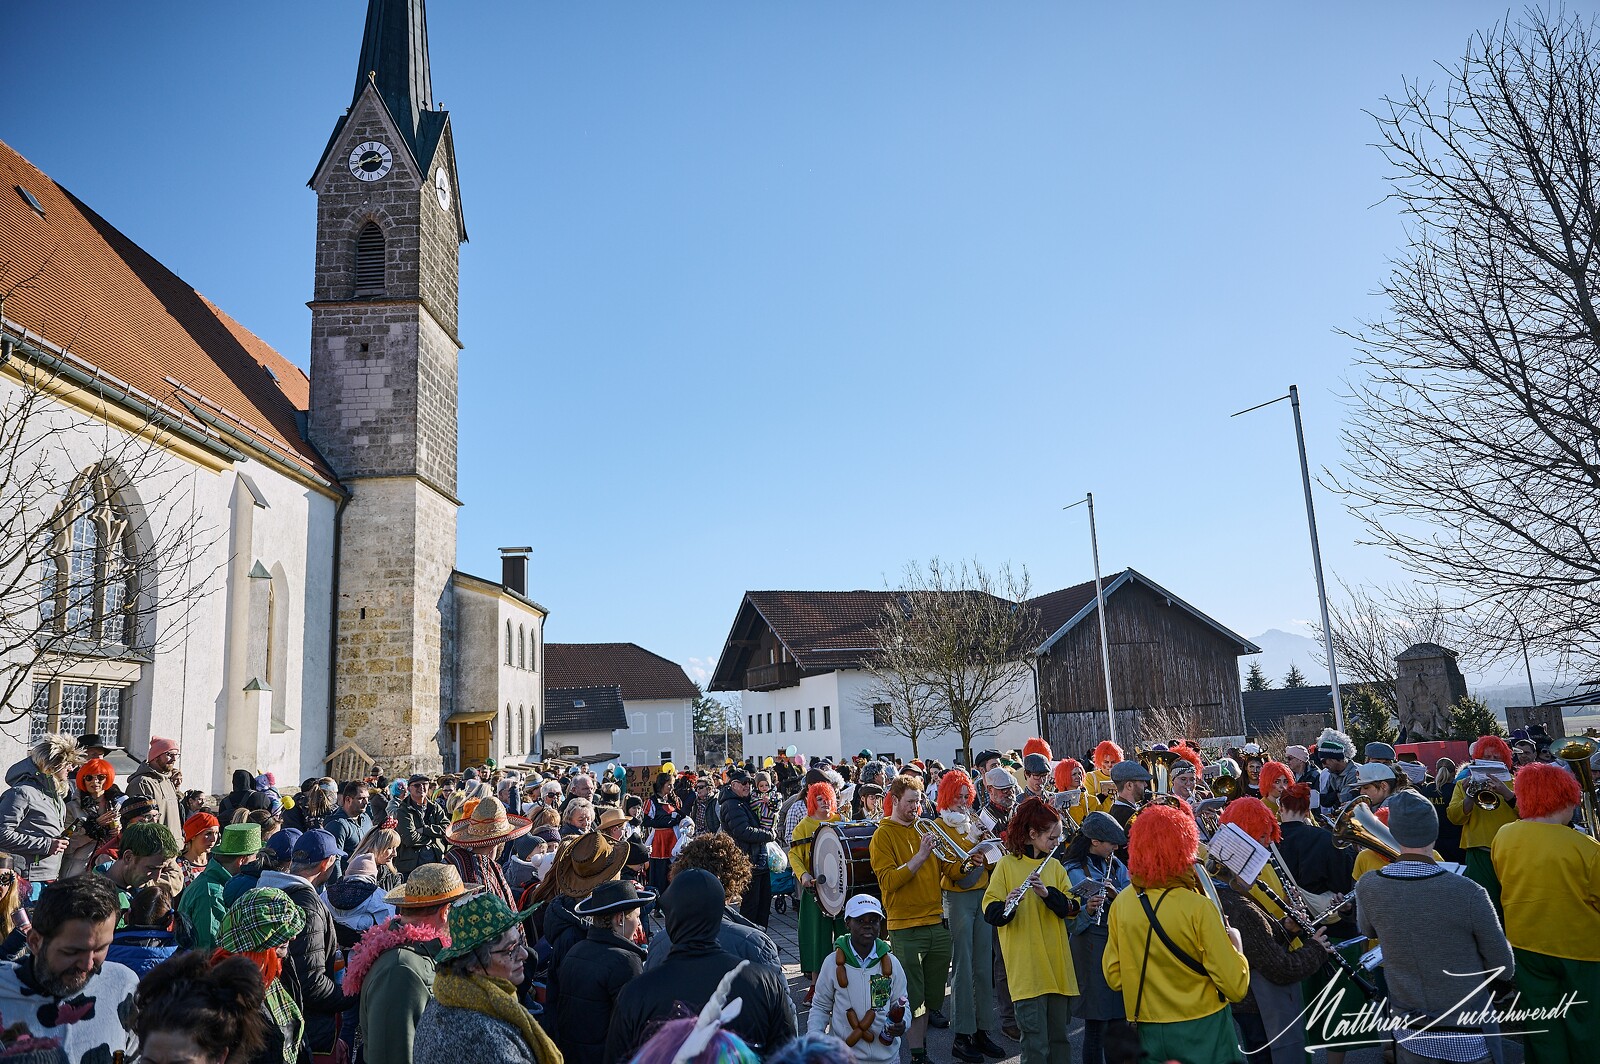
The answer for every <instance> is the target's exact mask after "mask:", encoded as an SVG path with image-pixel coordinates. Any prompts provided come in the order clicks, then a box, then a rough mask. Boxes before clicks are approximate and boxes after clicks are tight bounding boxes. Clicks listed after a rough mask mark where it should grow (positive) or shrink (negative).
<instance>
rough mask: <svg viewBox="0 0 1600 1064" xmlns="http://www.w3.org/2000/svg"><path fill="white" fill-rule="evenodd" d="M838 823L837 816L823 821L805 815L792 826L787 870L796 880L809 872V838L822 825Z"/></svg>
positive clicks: (808, 814)
mask: <svg viewBox="0 0 1600 1064" xmlns="http://www.w3.org/2000/svg"><path fill="white" fill-rule="evenodd" d="M838 821H839V816H838V814H834V816H833V817H831V818H830V819H828V820H825V821H824V820H818V819H817V818H816V817H814V816H812V815H811V814H810V813H807V814H806V815H805V816H803V817H801V818H800V823H798V824H796V825H795V826H794V834H793V835H792V836H790V838H789V870H790V871H791V872H793V873H794V875H795V878H796V879H799V878H800V877H801V876H804V875H808V874H809V873H810V872H811V836H813V835H815V834H816V833H817V829H818V828H820V827H821V826H822V825H823V824H834V823H838Z"/></svg>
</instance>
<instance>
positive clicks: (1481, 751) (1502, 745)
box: [1471, 735, 1520, 800]
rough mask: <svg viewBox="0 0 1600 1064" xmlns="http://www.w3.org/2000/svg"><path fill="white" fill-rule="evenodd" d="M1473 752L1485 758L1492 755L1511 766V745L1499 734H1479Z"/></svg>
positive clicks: (1475, 755)
mask: <svg viewBox="0 0 1600 1064" xmlns="http://www.w3.org/2000/svg"><path fill="white" fill-rule="evenodd" d="M1471 753H1472V756H1473V757H1477V758H1483V759H1485V760H1487V759H1488V758H1491V757H1492V758H1494V759H1495V760H1496V761H1499V762H1500V763H1501V764H1503V765H1505V767H1506V768H1510V767H1511V747H1509V746H1507V745H1506V741H1505V740H1504V739H1502V738H1500V736H1498V735H1480V736H1478V741H1477V742H1475V743H1473V744H1472V750H1471ZM1519 800H1520V799H1519Z"/></svg>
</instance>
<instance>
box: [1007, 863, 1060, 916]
mask: <svg viewBox="0 0 1600 1064" xmlns="http://www.w3.org/2000/svg"><path fill="white" fill-rule="evenodd" d="M1048 860H1050V855H1049V854H1045V855H1044V860H1043V861H1040V862H1039V863H1038V865H1036V866H1035V867H1034V869H1033V871H1032V872H1029V873H1028V878H1026V879H1024V880H1023V881H1022V885H1021V886H1020V887H1017V888H1016V889H1015V890H1013V891H1012V892H1011V893H1010V894H1007V895H1006V904H1005V908H1003V909H1001V910H1000V915H1001V916H1002V917H1004V918H1005V919H1007V920H1009V919H1011V914H1012V913H1015V912H1016V911H1017V906H1019V905H1021V904H1022V899H1023V898H1024V897H1026V896H1027V893H1028V891H1030V890H1032V889H1033V887H1034V885H1035V884H1036V883H1038V882H1040V880H1039V872H1040V871H1041V870H1042V869H1043V868H1044V862H1045V861H1048Z"/></svg>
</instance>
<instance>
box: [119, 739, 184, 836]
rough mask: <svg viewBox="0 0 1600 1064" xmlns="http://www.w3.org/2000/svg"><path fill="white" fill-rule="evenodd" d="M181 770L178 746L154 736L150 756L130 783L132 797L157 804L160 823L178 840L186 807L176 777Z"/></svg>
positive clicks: (129, 790) (128, 788) (130, 795)
mask: <svg viewBox="0 0 1600 1064" xmlns="http://www.w3.org/2000/svg"><path fill="white" fill-rule="evenodd" d="M177 771H178V744H177V742H176V741H175V740H172V739H163V738H161V737H160V736H151V737H150V756H149V757H147V758H146V759H145V763H144V764H142V765H140V766H139V770H138V771H137V772H135V773H134V774H133V776H132V777H131V778H130V779H129V780H128V787H127V795H128V797H129V798H148V799H150V800H151V801H152V802H154V803H155V807H156V813H157V814H158V815H159V817H160V820H161V822H162V823H163V824H165V825H166V826H167V830H168V831H170V832H172V835H173V837H174V838H177V837H178V836H179V835H182V834H183V805H182V803H180V802H179V801H178V786H177V783H176V781H175V780H174V776H175V775H176V773H177Z"/></svg>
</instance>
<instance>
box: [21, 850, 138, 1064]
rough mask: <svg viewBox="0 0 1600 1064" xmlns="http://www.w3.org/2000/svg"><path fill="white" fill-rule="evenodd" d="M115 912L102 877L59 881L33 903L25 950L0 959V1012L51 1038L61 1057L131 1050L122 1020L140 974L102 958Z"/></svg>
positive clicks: (132, 1045)
mask: <svg viewBox="0 0 1600 1064" xmlns="http://www.w3.org/2000/svg"><path fill="white" fill-rule="evenodd" d="M117 912H118V906H117V893H116V891H115V890H114V889H113V888H112V886H111V884H110V883H108V882H107V881H106V880H105V879H104V878H103V877H101V876H74V877H72V878H71V879H62V880H57V881H56V882H54V883H51V884H50V885H49V886H47V887H45V889H44V891H43V893H42V894H40V896H39V903H38V905H36V906H35V907H34V910H33V926H32V927H31V928H30V929H29V931H28V954H27V955H26V956H24V957H23V958H22V960H20V961H18V962H17V963H15V964H8V963H0V1016H4V1017H5V1022H6V1023H7V1024H8V1025H13V1024H22V1025H24V1026H26V1027H27V1029H28V1033H29V1034H31V1035H32V1036H33V1037H35V1038H41V1039H43V1038H48V1039H52V1040H54V1041H55V1043H56V1044H57V1045H59V1046H60V1047H61V1048H60V1050H59V1052H60V1053H61V1054H62V1055H61V1059H62V1060H75V1061H76V1060H102V1061H110V1060H111V1059H112V1054H114V1053H116V1054H123V1053H125V1054H127V1055H128V1056H132V1055H133V1051H134V1049H135V1048H136V1045H137V1039H135V1038H134V1037H133V1035H132V1034H131V1033H129V1032H128V1031H126V1030H124V1029H123V1026H122V1020H121V1019H120V1017H121V1016H123V1015H126V1014H127V1012H128V1011H129V1010H130V1009H131V1008H132V1005H133V994H134V991H135V990H136V989H137V988H138V985H139V977H138V976H136V975H134V974H133V972H132V971H131V970H130V969H128V968H124V967H123V966H122V965H120V964H115V963H112V964H107V963H106V951H107V950H109V949H110V948H111V936H112V934H113V933H114V932H115V931H116V928H117Z"/></svg>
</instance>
